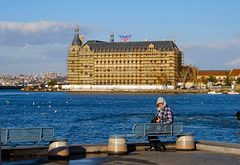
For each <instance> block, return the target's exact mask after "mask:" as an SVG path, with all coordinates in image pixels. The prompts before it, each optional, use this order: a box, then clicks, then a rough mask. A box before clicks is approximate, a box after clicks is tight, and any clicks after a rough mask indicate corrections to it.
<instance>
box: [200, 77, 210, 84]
mask: <svg viewBox="0 0 240 165" xmlns="http://www.w3.org/2000/svg"><path fill="white" fill-rule="evenodd" d="M200 81H201V82H202V83H203V84H204V85H207V83H208V79H207V78H206V77H204V76H202V77H201V79H200Z"/></svg>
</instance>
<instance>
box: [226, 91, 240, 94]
mask: <svg viewBox="0 0 240 165" xmlns="http://www.w3.org/2000/svg"><path fill="white" fill-rule="evenodd" d="M228 94H229V95H238V94H239V92H235V91H231V92H228Z"/></svg>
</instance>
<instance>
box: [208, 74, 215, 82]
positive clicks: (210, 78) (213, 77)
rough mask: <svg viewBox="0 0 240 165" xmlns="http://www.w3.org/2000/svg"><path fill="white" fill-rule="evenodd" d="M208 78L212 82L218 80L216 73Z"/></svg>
mask: <svg viewBox="0 0 240 165" xmlns="http://www.w3.org/2000/svg"><path fill="white" fill-rule="evenodd" d="M207 80H208V81H210V82H212V83H216V82H217V78H216V77H215V76H214V75H209V76H208V78H207Z"/></svg>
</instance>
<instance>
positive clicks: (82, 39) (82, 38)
mask: <svg viewBox="0 0 240 165" xmlns="http://www.w3.org/2000/svg"><path fill="white" fill-rule="evenodd" d="M80 38H81V42H82V45H83V41H84V37H83V36H81V37H80Z"/></svg>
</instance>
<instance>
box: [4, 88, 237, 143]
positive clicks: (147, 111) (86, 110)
mask: <svg viewBox="0 0 240 165" xmlns="http://www.w3.org/2000/svg"><path fill="white" fill-rule="evenodd" d="M158 97H163V98H165V100H166V102H167V104H168V105H169V106H170V107H171V109H172V111H173V114H174V122H182V123H183V125H184V128H183V132H185V133H193V134H194V140H209V141H220V142H229V143H239V141H240V140H239V135H240V121H238V120H237V118H236V113H237V112H238V111H240V95H227V94H221V95H208V94H161V93H159V94H156V93H154V94H129V93H128V94H125V93H122V94H116V93H111V94H109V93H107V94H104V93H77V92H74V93H73V92H72V93H70V92H22V91H21V90H10V89H8V90H0V127H1V128H9V127H10V128H11V127H54V128H55V137H57V138H67V139H68V143H69V144H97V143H108V139H109V135H114V134H129V133H131V129H132V126H133V125H134V124H135V123H149V122H150V121H151V120H152V118H153V117H154V115H155V114H156V113H157V110H156V101H157V99H158Z"/></svg>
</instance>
